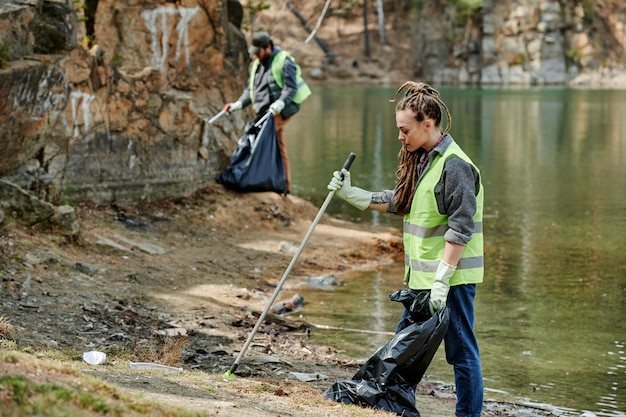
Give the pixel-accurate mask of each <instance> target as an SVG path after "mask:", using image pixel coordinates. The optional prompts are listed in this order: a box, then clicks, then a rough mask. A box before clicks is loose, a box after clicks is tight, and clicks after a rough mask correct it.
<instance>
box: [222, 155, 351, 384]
mask: <svg viewBox="0 0 626 417" xmlns="http://www.w3.org/2000/svg"><path fill="white" fill-rule="evenodd" d="M354 158H356V154H355V153H354V152H350V155H349V156H348V159H346V162H345V163H344V164H343V168H345V169H350V166H351V165H352V162H353V161H354ZM343 168H342V169H343ZM333 195H335V191H330V192H329V193H328V195H327V196H326V199H325V200H324V203H323V204H322V207H321V208H320V210H319V211H318V213H317V216H315V219H314V220H313V223H311V226H310V227H309V230H308V231H307V232H306V235H305V236H304V239H303V240H302V243H300V247H299V248H298V250H297V251H296V253H295V254H294V255H293V258H291V262H290V263H289V266H288V267H287V269H286V270H285V273H284V274H283V277H282V278H281V279H280V281H279V282H278V285H277V286H276V289H275V290H274V293H273V294H272V297H271V298H270V299H269V301H268V302H267V304H266V305H265V308H264V309H263V312H262V313H261V315H260V316H259V318H258V320H257V322H256V324H255V325H254V328H253V329H252V332H250V335H249V336H248V339H247V340H246V343H244V345H243V347H242V348H241V350H240V351H239V354H238V355H237V358H236V359H235V362H233V364H232V365H231V366H230V369H229V370H228V371H226V373H225V374H224V376H225V377H228V378H234V373H235V371H236V370H237V367H238V366H239V363H240V362H241V359H242V358H243V355H244V354H245V353H246V350H248V347H249V346H250V343H252V339H253V338H254V335H255V334H256V332H257V331H258V330H259V327H260V326H261V324H262V323H263V321H264V320H265V316H267V312H268V311H269V309H270V308H271V307H272V304H273V303H274V301H275V300H276V297H277V296H278V293H279V292H280V289H281V288H282V286H283V284H284V283H285V281H286V280H287V277H288V276H289V273H290V272H291V269H292V268H293V266H294V264H295V263H296V261H297V260H298V257H299V256H300V253H301V252H302V250H303V249H304V246H305V245H306V244H307V242H308V240H309V238H310V237H311V234H313V230H314V229H315V226H317V223H319V221H320V219H321V218H322V215H323V214H324V211H326V207H328V204H330V200H331V199H332V198H333Z"/></svg>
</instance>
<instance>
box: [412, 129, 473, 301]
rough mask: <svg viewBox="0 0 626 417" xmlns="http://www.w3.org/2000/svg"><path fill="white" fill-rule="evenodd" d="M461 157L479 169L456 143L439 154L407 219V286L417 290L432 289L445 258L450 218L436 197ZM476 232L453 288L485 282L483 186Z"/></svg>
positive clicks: (421, 182) (456, 273) (465, 253)
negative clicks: (449, 167) (448, 168)
mask: <svg viewBox="0 0 626 417" xmlns="http://www.w3.org/2000/svg"><path fill="white" fill-rule="evenodd" d="M450 157H459V158H461V159H463V160H464V161H467V162H468V163H470V164H472V166H473V167H474V169H476V171H477V172H478V173H479V174H480V171H479V170H478V168H477V167H476V166H475V165H474V163H473V162H472V161H471V160H470V158H469V157H468V156H467V155H466V154H465V152H463V150H462V149H461V148H460V147H459V145H457V143H456V142H454V141H453V142H452V143H451V144H450V146H448V149H446V151H445V152H444V154H443V155H437V156H436V157H435V158H434V159H433V160H432V161H431V163H430V166H429V168H428V171H427V172H426V173H425V174H424V176H423V177H422V179H421V180H420V182H419V184H418V186H417V189H416V191H415V195H414V196H413V201H412V203H411V211H410V212H409V213H408V214H406V215H405V216H404V222H403V229H404V233H403V239H404V254H405V255H404V256H405V274H404V276H405V279H404V282H405V284H406V283H408V286H409V288H411V289H415V290H423V289H430V288H432V286H433V282H434V279H435V272H436V271H437V266H438V265H439V261H440V260H441V258H442V257H443V250H444V247H445V244H446V241H445V239H444V234H445V233H446V231H447V230H448V228H449V227H448V216H447V215H445V214H440V213H439V210H438V208H437V201H436V198H435V185H436V184H437V183H438V182H439V180H440V178H441V175H442V173H443V168H444V165H445V161H446V160H447V159H448V158H450ZM473 219H474V233H473V234H472V239H471V240H470V241H469V242H468V243H467V245H465V248H464V249H463V253H462V255H461V259H460V260H459V263H458V265H457V269H456V271H455V272H454V275H452V278H450V285H461V284H474V283H479V282H482V280H483V273H484V251H483V223H482V221H483V186H482V183H481V184H480V189H479V191H478V195H477V196H476V213H475V214H474V217H473Z"/></svg>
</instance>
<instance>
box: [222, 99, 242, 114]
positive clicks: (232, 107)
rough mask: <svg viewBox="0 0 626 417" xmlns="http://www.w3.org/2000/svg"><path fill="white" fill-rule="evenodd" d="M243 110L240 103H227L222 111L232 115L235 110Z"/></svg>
mask: <svg viewBox="0 0 626 417" xmlns="http://www.w3.org/2000/svg"><path fill="white" fill-rule="evenodd" d="M242 108H243V103H242V102H241V101H235V102H234V103H228V104H227V105H226V106H224V110H226V111H227V112H228V113H232V112H234V111H235V110H241V109H242Z"/></svg>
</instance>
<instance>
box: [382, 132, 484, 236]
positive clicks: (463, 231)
mask: <svg viewBox="0 0 626 417" xmlns="http://www.w3.org/2000/svg"><path fill="white" fill-rule="evenodd" d="M452 141H453V139H452V136H450V135H448V134H446V135H445V136H444V138H443V140H442V141H441V142H439V144H438V145H437V146H435V147H434V148H433V149H432V150H431V151H430V153H429V161H432V160H433V158H434V157H435V155H436V154H440V155H441V154H443V153H444V152H445V151H446V149H448V146H450V144H451V143H452ZM424 153H425V152H424ZM423 157H424V155H421V157H420V161H421V159H422V158H423ZM429 167H430V162H428V164H427V165H426V167H425V169H424V172H427V171H428V168H429ZM422 175H423V174H422ZM420 180H421V176H420V178H419V179H418V184H419V181H420ZM479 190H480V175H479V174H478V172H477V171H476V169H474V167H473V166H472V165H471V164H469V163H467V162H466V161H464V160H462V159H460V158H449V159H448V160H447V161H446V162H445V165H444V168H443V173H442V174H441V178H440V179H439V182H438V183H437V185H436V186H435V200H436V201H437V207H438V208H439V213H441V214H445V215H447V216H448V226H449V229H448V231H446V234H445V235H444V238H445V239H446V241H448V242H451V243H456V244H459V245H466V244H467V243H468V242H469V241H470V240H471V239H472V233H473V232H474V219H473V217H474V214H475V213H476V196H477V195H478V191H479ZM383 194H384V199H385V200H387V201H389V209H388V210H387V211H388V212H390V213H393V214H397V213H396V210H395V208H394V207H393V199H392V198H391V197H392V196H393V190H385V191H383Z"/></svg>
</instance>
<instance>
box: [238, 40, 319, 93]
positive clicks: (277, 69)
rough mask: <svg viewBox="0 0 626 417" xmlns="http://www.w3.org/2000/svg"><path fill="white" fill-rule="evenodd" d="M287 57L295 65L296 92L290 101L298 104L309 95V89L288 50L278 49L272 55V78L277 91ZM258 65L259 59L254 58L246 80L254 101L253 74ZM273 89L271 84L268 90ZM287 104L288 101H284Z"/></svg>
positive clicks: (280, 85) (281, 86) (281, 82)
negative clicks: (248, 77) (248, 78)
mask: <svg viewBox="0 0 626 417" xmlns="http://www.w3.org/2000/svg"><path fill="white" fill-rule="evenodd" d="M287 58H289V59H291V60H292V61H293V63H294V65H295V66H296V87H297V90H296V94H295V95H294V96H293V99H292V101H293V102H294V103H296V104H300V103H302V102H303V101H304V100H306V98H307V97H309V96H310V95H311V89H310V88H309V86H308V85H307V84H306V82H304V79H303V78H302V69H301V68H300V66H299V65H298V64H296V60H295V59H294V58H293V57H292V56H291V55H290V54H289V52H287V51H280V52H278V53H277V54H276V55H274V58H272V67H271V70H272V78H273V79H274V82H275V83H276V85H277V86H278V89H277V90H278V91H280V90H282V88H283V85H284V83H283V67H284V66H285V60H286V59H287ZM258 67H259V59H258V58H255V59H254V61H252V67H251V68H250V80H249V81H248V86H249V87H250V88H249V89H250V101H252V102H253V103H254V76H255V74H256V70H257V68H258ZM270 83H271V81H270ZM272 89H273V86H272V85H270V90H272ZM285 104H288V103H285Z"/></svg>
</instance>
